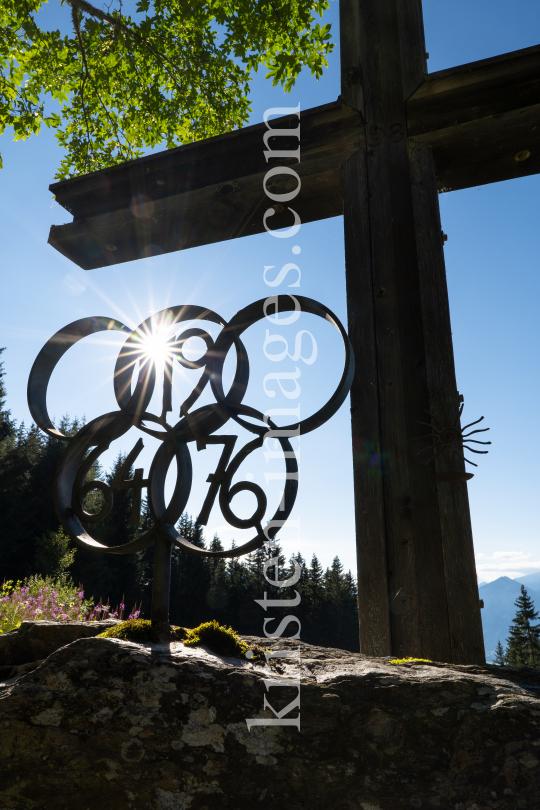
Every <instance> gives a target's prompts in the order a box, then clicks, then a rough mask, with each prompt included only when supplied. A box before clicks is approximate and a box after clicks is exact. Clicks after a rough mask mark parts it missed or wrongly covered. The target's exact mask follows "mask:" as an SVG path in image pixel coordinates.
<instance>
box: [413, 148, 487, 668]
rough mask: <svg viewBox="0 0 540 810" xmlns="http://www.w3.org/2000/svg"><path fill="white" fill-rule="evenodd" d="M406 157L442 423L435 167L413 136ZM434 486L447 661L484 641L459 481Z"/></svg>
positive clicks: (449, 388)
mask: <svg viewBox="0 0 540 810" xmlns="http://www.w3.org/2000/svg"><path fill="white" fill-rule="evenodd" d="M409 160H410V167H411V185H412V194H413V208H414V220H415V231H416V245H417V250H418V268H419V276H420V291H421V302H422V320H423V325H424V336H425V344H426V373H427V380H428V385H429V395H430V407H429V410H430V411H431V413H432V414H434V415H435V416H436V417H437V418H438V419H439V420H440V421H441V423H442V424H447V423H448V419H449V418H450V419H456V418H457V415H458V412H459V399H458V391H457V385H456V375H455V369H454V358H453V349H452V329H451V323H450V308H449V304H448V290H447V284H446V271H445V266H444V252H443V246H442V242H441V222H440V215H439V203H438V196H437V190H436V175H435V167H434V164H433V155H432V153H431V150H430V149H428V148H427V147H426V146H424V145H423V144H420V143H418V142H413V143H412V145H411V148H410V150H409ZM418 418H419V419H420V420H421V421H424V422H431V417H430V416H429V414H427V413H425V414H423V415H422V416H419V417H418ZM467 421H471V419H468V420H467ZM417 430H418V432H417V435H418V436H421V435H423V434H425V433H427V432H429V429H428V428H426V427H425V426H422V425H417ZM426 447H427V443H426V442H416V443H415V444H414V448H415V449H414V453H415V454H416V453H420V457H421V458H424V459H425V460H426V461H428V460H429V457H430V455H431V453H430V452H429V451H427V452H425V448H426ZM427 466H428V469H429V470H430V471H431V475H432V476H433V479H434V480H435V471H437V472H444V471H447V470H448V469H449V459H448V455H447V454H444V455H440V456H438V457H437V458H436V459H435V462H434V463H433V462H431V463H429V464H428V465H427ZM453 469H454V470H456V471H457V470H461V471H464V469H465V465H464V463H463V462H461V463H458V462H457V461H456V460H454V466H453ZM436 486H437V493H438V501H439V514H440V524H441V536H442V549H443V558H444V573H445V584H446V592H447V604H448V619H449V630H450V642H451V649H452V662H453V663H455V664H466V663H470V662H471V661H475V662H481V661H483V660H484V642H483V636H482V621H481V617H480V607H479V598H478V584H477V580H476V567H475V561H474V548H473V539H472V528H471V520H470V514H469V503H468V496H467V484H466V483H459V484H450V483H447V482H444V481H440V480H438V481H436Z"/></svg>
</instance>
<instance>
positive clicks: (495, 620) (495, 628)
mask: <svg viewBox="0 0 540 810" xmlns="http://www.w3.org/2000/svg"><path fill="white" fill-rule="evenodd" d="M521 585H525V588H526V589H527V593H528V594H529V596H530V597H531V599H532V600H533V602H534V606H535V608H536V609H537V610H538V611H539V612H540V571H539V572H537V573H535V574H527V575H526V576H524V577H520V578H519V580H518V579H510V578H509V577H499V578H498V579H494V580H493V582H486V583H484V584H482V585H480V587H479V589H478V592H479V594H480V599H483V600H484V608H483V610H482V611H481V613H482V626H483V628H484V644H485V647H486V660H487V661H492V660H493V658H494V657H495V648H496V646H497V642H498V641H500V642H501V644H502V645H503V647H506V639H507V638H508V636H509V635H510V633H509V628H510V625H511V624H512V620H513V618H514V616H515V615H516V606H515V604H514V603H515V601H516V599H517V598H518V596H519V594H520V593H521Z"/></svg>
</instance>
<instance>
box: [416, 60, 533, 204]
mask: <svg viewBox="0 0 540 810" xmlns="http://www.w3.org/2000/svg"><path fill="white" fill-rule="evenodd" d="M407 129H408V135H409V137H413V138H417V139H418V140H419V141H422V142H423V143H425V144H427V145H428V146H431V147H432V149H433V154H434V157H435V166H436V169H437V183H438V186H439V190H446V191H452V190H456V189H460V188H470V187H472V186H476V185H478V186H479V185H482V184H484V183H496V182H499V181H502V180H511V179H513V178H515V177H523V176H525V175H529V174H538V173H539V172H540V45H535V46H534V47H533V48H525V49H524V50H521V51H514V52H512V53H507V54H504V55H502V56H495V57H493V58H491V59H483V60H482V61H480V62H472V63H470V64H468V65H461V66H460V67H455V68H449V69H448V70H440V71H438V72H437V73H431V74H429V76H426V80H425V81H424V83H423V84H422V85H421V86H420V87H419V88H418V90H417V91H416V92H415V93H414V94H413V95H412V96H411V98H410V99H409V100H408V102H407ZM526 151H528V152H529V153H530V156H529V157H527V158H525V159H521V160H520V159H516V156H517V157H518V158H524V157H525V153H526Z"/></svg>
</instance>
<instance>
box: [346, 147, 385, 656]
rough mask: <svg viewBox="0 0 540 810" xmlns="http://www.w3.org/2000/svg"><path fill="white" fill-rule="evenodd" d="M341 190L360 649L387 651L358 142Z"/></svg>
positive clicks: (362, 157)
mask: <svg viewBox="0 0 540 810" xmlns="http://www.w3.org/2000/svg"><path fill="white" fill-rule="evenodd" d="M343 194H344V222H343V224H344V232H345V272H346V281H347V315H348V333H349V339H350V341H351V344H352V346H353V349H354V353H355V358H356V374H355V377H354V380H353V385H352V388H351V428H352V455H353V475H354V508H355V523H356V548H357V567H358V593H359V612H358V619H359V626H360V649H361V650H372V654H373V655H389V654H390V653H391V651H392V638H391V634H390V611H389V604H388V562H387V555H386V529H385V504H384V487H383V469H382V463H381V451H382V448H381V425H380V413H379V381H378V364H377V347H376V336H375V322H374V314H375V313H374V294H375V291H374V287H373V276H372V270H371V247H370V228H369V210H368V192H367V183H366V153H365V149H359V150H358V151H357V152H356V153H355V154H354V155H353V156H352V157H351V158H349V160H348V161H347V163H346V164H345V165H344V167H343Z"/></svg>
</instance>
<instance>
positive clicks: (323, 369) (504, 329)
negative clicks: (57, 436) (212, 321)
mask: <svg viewBox="0 0 540 810" xmlns="http://www.w3.org/2000/svg"><path fill="white" fill-rule="evenodd" d="M47 13H48V14H49V16H50V18H51V20H53V19H54V20H56V19H57V18H58V19H61V18H62V17H63V16H65V15H66V14H67V11H66V8H65V7H64V8H63V9H60V5H59V3H58V2H57V0H55V2H53V3H51V4H50V7H49V9H48V12H47ZM58 15H61V16H58ZM424 15H425V25H426V40H427V50H428V51H429V54H430V59H429V62H428V65H429V69H430V71H435V70H440V69H443V68H446V67H451V66H453V65H458V64H463V63H466V62H470V61H474V60H476V59H482V58H486V57H489V56H494V55H496V54H500V53H505V52H508V51H512V50H516V49H518V48H525V47H528V46H531V45H535V44H538V42H540V7H539V6H538V4H537V3H535V2H533V0H516V2H512V3H510V2H508V1H507V0H505V2H502V0H497V1H496V2H493V0H490V2H487V0H478V1H477V2H474V3H471V2H470V0H469V2H465V1H464V0H454V2H453V3H452V4H451V6H449V4H448V3H446V2H444V3H443V2H442V0H426V2H425V3H424ZM327 21H329V22H332V23H333V30H334V34H335V37H336V38H337V27H338V26H337V3H336V2H332V4H331V9H330V11H329V12H328V14H327ZM338 94H339V54H338V49H337V48H336V51H335V52H334V54H333V55H332V57H331V60H330V68H329V70H328V71H327V73H326V74H325V76H324V77H323V79H322V80H321V81H320V82H319V83H317V82H315V80H313V79H311V77H309V75H306V76H302V77H301V79H300V80H299V82H298V83H297V86H296V88H295V89H294V90H293V92H292V93H291V94H290V95H288V96H284V94H283V92H282V91H281V90H280V89H279V88H272V87H271V85H270V83H269V82H266V81H265V80H264V76H263V75H262V74H261V73H259V74H258V75H257V77H256V78H255V81H254V83H253V104H252V106H253V114H252V123H256V122H258V121H261V120H262V116H263V113H264V111H265V110H266V109H267V108H268V107H272V106H283V105H287V106H289V105H290V106H294V105H296V104H297V103H298V102H300V104H301V108H302V109H304V110H305V109H308V108H309V107H313V106H316V105H319V104H323V103H326V102H328V101H332V100H334V99H336V98H337V96H338ZM0 146H1V149H2V153H3V156H4V165H5V168H4V170H3V171H2V172H1V173H0V183H1V185H2V194H1V196H0V211H1V217H0V239H1V241H2V253H1V257H2V258H1V263H2V292H3V295H2V299H1V301H0V346H6V347H7V351H6V352H5V354H4V358H5V366H6V371H7V380H6V382H7V386H8V405H9V407H10V408H11V409H12V412H13V415H14V416H15V417H16V418H17V419H19V420H25V421H26V422H27V423H28V422H29V421H30V416H29V413H28V408H27V405H26V380H27V378H28V373H29V371H30V368H31V366H32V363H33V360H34V358H35V356H36V354H37V353H38V351H39V349H40V348H41V346H42V345H43V343H44V342H45V341H46V340H47V339H48V338H49V337H50V336H51V335H52V334H53V333H54V332H55V331H56V330H57V329H59V328H60V327H62V326H63V325H64V324H66V323H69V322H71V321H73V320H75V319H76V318H80V317H84V316H87V315H112V316H114V317H117V318H119V319H120V320H123V321H124V322H125V323H128V324H129V325H130V326H131V327H134V326H136V325H137V324H138V323H139V322H140V321H142V320H144V319H145V318H147V317H148V316H149V314H150V313H151V312H154V311H158V310H160V309H162V308H164V307H166V306H169V305H176V304H183V303H196V304H200V305H204V306H208V307H210V308H212V309H214V310H216V311H217V312H219V313H220V314H222V315H223V316H224V317H225V318H227V319H229V318H230V317H231V316H232V315H233V314H234V313H235V312H236V311H237V310H239V309H241V308H242V307H244V306H246V305H247V304H248V303H250V302H251V301H254V300H257V299H259V298H263V297H266V296H267V295H268V290H269V288H268V287H267V286H266V285H265V284H264V281H263V269H264V266H268V265H272V266H275V267H276V268H279V267H281V266H282V265H283V264H285V263H287V262H292V261H295V262H296V263H297V264H298V266H299V267H300V268H301V272H302V278H301V288H300V290H298V292H299V293H300V294H302V295H305V296H309V297H312V298H315V299H317V300H319V301H321V302H322V303H324V304H325V305H326V306H328V307H329V308H330V309H332V310H333V311H334V312H335V313H336V314H337V315H338V317H340V318H341V319H342V320H343V321H344V322H346V308H345V279H344V258H343V223H342V219H341V218H340V217H338V218H335V219H331V220H326V221H323V222H319V223H315V224H311V225H303V226H302V228H301V230H300V233H299V234H298V237H297V239H295V240H278V239H272V238H271V237H270V236H269V235H267V234H264V235H261V236H255V237H249V238H246V239H242V240H235V241H232V242H228V243H223V244H218V245H210V246H207V247H202V248H196V249H194V250H189V251H185V252H182V253H175V254H169V255H167V256H161V257H155V258H150V259H145V260H142V261H138V262H132V263H129V264H124V265H119V266H117V267H113V268H107V269H99V270H94V271H91V272H88V273H85V272H84V271H82V270H79V269H78V268H77V267H75V266H74V265H73V264H72V263H70V262H69V261H68V260H66V259H65V258H64V257H62V256H61V255H60V254H58V253H57V252H56V251H55V250H54V249H53V248H51V247H50V246H48V245H47V236H48V231H49V227H50V225H52V224H61V223H63V222H68V221H70V216H69V214H68V213H67V212H66V211H64V209H62V208H61V207H59V206H58V205H56V204H55V203H54V201H53V199H52V196H51V194H50V192H49V191H48V185H49V183H50V182H51V181H52V179H53V176H54V174H55V172H56V169H57V166H58V164H59V162H60V159H61V152H60V150H59V149H58V147H57V146H56V141H55V139H54V137H53V135H52V133H50V132H49V131H45V132H43V133H42V134H41V135H39V137H37V138H32V139H31V140H29V141H27V142H24V143H20V142H19V143H13V142H12V139H11V134H10V133H7V134H6V135H4V136H3V138H2V139H1V144H0ZM539 192H540V179H539V178H538V177H528V178H523V179H520V180H513V181H508V182H505V183H498V184H494V185H490V186H483V187H481V188H480V189H478V188H473V189H468V190H465V191H459V192H451V193H448V194H444V195H441V196H440V198H439V199H440V204H441V214H442V222H443V229H444V231H445V233H447V234H448V237H449V238H448V242H447V243H446V247H445V254H446V263H447V276H448V285H449V293H450V306H451V316H452V328H453V336H454V349H455V356H456V368H457V377H458V388H459V390H460V391H461V392H462V393H463V394H464V396H465V414H464V415H465V416H466V417H467V421H472V420H474V419H477V418H478V417H479V416H482V415H483V416H485V424H486V426H489V427H490V428H491V432H490V435H489V437H488V438H490V439H491V441H492V443H493V444H492V446H491V448H490V453H489V455H488V456H485V457H481V461H480V463H479V468H478V470H477V471H475V477H474V478H473V479H472V481H471V483H470V485H469V496H470V501H471V511H472V520H473V531H474V539H475V548H476V552H477V557H478V570H479V578H480V579H481V580H485V581H486V580H487V581H489V580H491V579H495V578H496V577H498V576H501V575H507V576H511V577H516V576H519V575H523V574H527V573H531V572H532V571H537V570H540V548H539V539H540V517H539V510H538V503H539V501H540V498H539V496H538V491H539V488H540V469H539V464H540V461H539V460H540V439H539V430H538V402H539V401H540V370H539V364H538V357H539V348H540V339H539V333H540V327H539V317H538V304H537V302H538V297H539V293H540V282H539V273H538V271H539V263H540V260H539V251H538V234H539V233H540V223H539V206H538V199H539ZM292 241H294V242H295V244H297V245H298V246H299V247H300V248H301V253H300V254H297V255H293V254H292V253H291V247H292V244H291V242H292ZM302 318H303V319H304V320H303V321H302V325H301V328H304V329H307V330H310V331H312V333H313V335H314V336H315V339H316V341H317V346H318V356H317V359H316V361H315V362H314V363H313V364H312V365H311V366H307V365H305V364H301V363H300V364H299V365H300V366H301V371H302V380H301V382H302V392H301V396H300V397H299V399H298V400H297V401H294V402H291V401H286V400H284V399H283V398H282V399H281V400H280V402H279V403H278V397H276V398H275V404H276V405H277V406H278V407H279V406H283V407H286V406H287V405H288V406H289V407H290V406H295V405H296V404H297V402H299V403H300V406H301V414H302V417H303V416H304V415H308V413H311V412H313V411H314V410H315V409H316V406H317V403H322V402H323V401H324V400H325V399H326V398H327V397H328V396H329V395H330V393H331V391H332V387H333V385H335V383H336V381H337V378H338V376H339V364H340V362H341V360H342V354H341V348H340V345H339V338H338V336H337V333H335V332H333V330H332V329H331V328H330V327H328V326H327V325H325V324H323V323H316V319H315V318H313V317H311V316H302ZM265 328H266V327H265V326H263V325H262V324H260V325H259V326H257V327H254V328H253V330H252V332H250V336H249V338H248V340H247V344H248V348H249V350H250V357H251V359H252V369H253V371H252V379H251V381H250V387H249V389H248V394H247V396H246V399H245V402H246V403H247V404H250V405H253V406H254V407H257V408H259V409H261V410H265V409H266V408H268V407H272V406H273V405H274V400H272V401H271V400H269V399H265V398H264V394H263V388H262V383H263V377H264V375H265V374H267V373H269V372H272V371H275V370H276V367H275V364H272V363H269V362H268V361H267V360H266V359H265V358H264V355H263V352H262V343H263V341H264V329H265ZM285 329H286V327H284V328H283V334H284V335H286V332H285ZM289 329H290V330H291V334H293V335H294V334H295V331H294V329H295V328H294V327H289ZM85 343H87V344H88V345H80V346H77V347H76V348H75V349H73V350H72V351H71V352H70V354H69V355H68V356H67V357H66V358H65V359H64V361H63V362H62V364H61V365H60V367H59V369H58V372H57V373H56V375H55V377H54V378H53V381H52V385H51V391H50V397H49V409H50V412H51V414H55V415H56V416H57V417H59V416H60V415H62V414H64V413H69V414H70V415H72V416H75V415H78V416H82V415H83V414H84V415H85V416H86V417H87V418H88V419H90V418H93V417H95V416H97V415H99V414H100V413H103V412H105V411H107V410H112V409H113V408H114V401H113V397H112V387H111V382H110V377H111V373H112V366H113V363H114V348H113V344H114V340H113V341H112V342H111V344H109V345H106V344H104V343H103V342H96V341H94V342H91V341H85ZM115 345H116V346H118V341H116V344H115ZM194 348H195V347H194ZM290 351H291V352H292V348H291V349H290ZM303 353H304V355H306V354H309V341H306V342H305V344H304V346H303ZM292 368H293V365H291V369H292ZM187 386H188V382H187V381H186V382H185V390H186V391H187V390H188V387H187ZM182 390H183V389H182ZM182 390H180V389H179V390H178V391H177V392H176V395H177V397H179V396H181V394H182ZM158 393H159V392H158ZM156 396H157V395H156ZM179 401H180V400H179ZM209 401H210V400H209ZM158 407H159V403H157V404H156V405H155V409H154V410H156V409H157V408H158ZM175 407H176V405H175ZM231 432H234V431H231ZM349 437H350V429H349V419H348V403H346V404H345V405H344V406H343V407H342V408H341V410H340V411H339V413H338V414H337V415H336V416H335V417H334V418H333V420H332V421H331V422H330V423H328V424H326V425H325V426H324V427H323V428H321V429H319V430H318V431H316V432H315V433H312V434H309V435H307V436H305V437H303V438H302V440H301V452H300V470H301V473H300V475H301V486H300V495H299V498H298V501H297V505H296V506H295V511H294V513H293V515H292V516H291V517H292V519H294V520H296V521H299V529H296V528H290V529H285V530H284V531H283V533H282V534H281V535H280V537H281V538H282V542H283V546H284V549H285V551H286V552H287V553H292V552H293V551H297V550H300V551H301V552H302V554H303V555H304V556H305V557H307V558H308V559H309V558H310V557H311V555H312V553H316V554H317V555H318V556H319V558H320V559H321V561H322V562H323V564H324V565H329V564H330V562H331V560H332V557H333V556H334V555H335V554H339V556H340V557H341V559H342V561H343V563H344V564H345V567H346V568H351V569H352V570H353V571H354V570H355V566H356V563H355V542H354V524H353V503H352V485H351V482H352V464H351V452H350V438H349ZM136 438H137V437H136V436H133V437H132V436H131V435H129V436H126V437H124V440H123V441H120V442H119V443H118V445H117V446H114V447H113V449H112V450H111V451H110V453H109V455H108V456H106V457H104V462H105V463H106V464H107V463H110V461H111V460H112V458H113V457H114V455H115V454H116V452H117V450H119V449H121V450H124V451H126V450H129V449H130V448H131V447H132V446H133V443H134V441H135V440H136ZM245 438H247V434H242V439H243V440H244V439H245ZM145 444H146V445H147V446H146V447H145V450H144V451H143V454H142V456H141V459H142V461H143V463H144V464H145V465H146V468H147V469H148V464H149V462H150V461H151V458H152V453H153V445H152V442H151V441H150V442H146V441H145ZM295 446H296V445H295ZM154 449H155V448H154ZM205 453H206V454H207V455H206V456H205V455H204V454H203V453H199V454H198V453H197V451H195V450H193V451H192V456H193V459H194V486H193V492H192V500H191V501H190V503H189V506H188V509H189V511H190V512H191V513H192V514H193V515H195V514H197V512H198V509H199V508H200V505H201V504H202V501H203V499H204V497H205V494H206V492H207V488H208V485H207V484H206V483H205V481H206V476H207V474H208V473H209V472H212V471H213V469H214V468H215V464H216V463H217V456H218V453H219V451H218V449H217V448H213V449H212V450H209V451H205ZM212 454H213V455H212ZM138 463H139V462H138ZM272 463H273V462H272ZM275 463H276V465H277V466H276V468H275V469H276V470H277V469H279V462H277V461H276V462H275ZM268 465H269V462H267V463H266V466H265V462H264V461H263V460H262V459H258V460H257V459H255V458H251V459H249V463H247V464H246V466H245V468H244V467H242V470H243V471H244V472H245V474H247V475H249V476H253V480H255V481H259V480H260V481H261V483H262V484H264V472H265V471H268V470H270V469H274V468H271V467H270V466H268ZM267 489H268V491H269V493H270V495H269V500H270V502H271V503H273V502H274V501H276V499H277V500H279V492H278V487H277V486H276V484H275V482H271V484H270V485H269V486H268V487H267ZM249 498H250V496H249V495H245V496H239V498H238V501H236V500H235V502H234V504H235V508H238V511H239V512H241V511H242V509H244V510H247V511H245V512H244V513H243V514H248V513H249V511H250V504H251V501H249ZM242 499H245V503H242ZM237 504H238V506H237ZM213 531H218V533H219V534H220V536H221V537H222V539H223V540H224V542H226V543H229V542H230V540H231V539H232V537H234V538H235V539H236V541H237V542H241V541H242V540H243V539H248V538H247V535H246V536H245V538H244V537H243V535H242V533H241V532H239V531H238V530H234V531H231V530H230V528H229V529H228V530H226V529H225V528H224V521H223V519H222V517H221V515H220V513H219V510H218V509H217V507H215V508H214V511H213V512H212V515H211V519H210V522H209V525H208V532H207V534H209V535H211V534H212V533H213Z"/></svg>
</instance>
